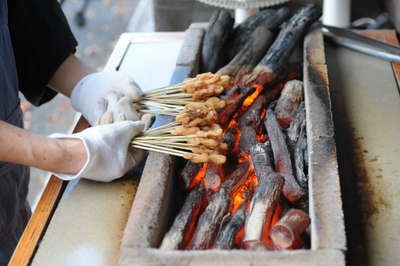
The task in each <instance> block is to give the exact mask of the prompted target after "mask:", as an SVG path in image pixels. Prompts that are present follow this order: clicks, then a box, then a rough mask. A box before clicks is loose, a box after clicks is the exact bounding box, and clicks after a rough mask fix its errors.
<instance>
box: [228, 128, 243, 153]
mask: <svg viewBox="0 0 400 266" xmlns="http://www.w3.org/2000/svg"><path fill="white" fill-rule="evenodd" d="M239 134H240V131H239V128H238V127H237V126H235V127H232V128H230V129H229V130H228V131H227V132H226V133H225V134H224V142H225V143H226V144H228V150H229V151H231V152H235V148H236V147H235V146H236V142H237V140H238V139H240V137H239Z"/></svg>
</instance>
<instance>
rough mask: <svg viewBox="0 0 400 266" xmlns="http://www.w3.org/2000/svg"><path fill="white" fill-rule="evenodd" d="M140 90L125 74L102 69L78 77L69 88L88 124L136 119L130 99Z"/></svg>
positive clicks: (73, 101) (76, 105)
mask: <svg viewBox="0 0 400 266" xmlns="http://www.w3.org/2000/svg"><path fill="white" fill-rule="evenodd" d="M142 94H143V93H142V91H141V89H140V88H139V86H138V85H137V84H136V82H135V81H134V80H132V79H131V78H130V77H129V76H128V75H126V74H124V73H121V72H116V71H101V72H97V73H93V74H89V75H87V76H86V77H84V78H83V79H81V80H80V81H79V82H78V83H77V84H76V86H75V88H74V89H73V90H72V93H71V103H72V106H73V107H74V109H75V110H76V111H78V112H81V113H82V115H83V116H84V117H85V118H86V119H87V120H88V121H89V123H90V124H91V125H99V124H110V123H113V122H118V121H124V120H133V121H136V120H139V119H140V116H139V114H138V112H137V111H136V110H135V107H134V105H133V104H132V103H133V102H135V101H137V100H138V99H139V98H140V97H141V95H142Z"/></svg>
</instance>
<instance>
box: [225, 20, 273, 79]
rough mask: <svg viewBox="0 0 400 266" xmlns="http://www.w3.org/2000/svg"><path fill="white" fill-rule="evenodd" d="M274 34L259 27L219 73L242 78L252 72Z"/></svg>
mask: <svg viewBox="0 0 400 266" xmlns="http://www.w3.org/2000/svg"><path fill="white" fill-rule="evenodd" d="M273 39H274V35H273V33H272V32H270V31H269V30H268V29H267V28H266V27H264V26H260V27H258V28H257V29H256V30H255V31H254V32H253V33H252V35H251V36H250V39H248V41H247V42H246V44H245V45H244V46H243V48H242V49H241V50H240V51H239V52H238V53H237V54H236V55H235V57H234V58H233V59H232V60H231V61H230V62H229V63H228V64H227V65H225V66H224V67H223V68H221V69H220V70H218V72H217V74H220V75H229V76H230V77H232V78H233V79H235V80H240V78H241V77H243V76H244V75H245V74H248V73H250V72H251V71H252V70H253V68H254V67H255V66H256V65H257V63H258V62H260V60H261V58H262V57H263V56H264V55H265V53H266V52H267V49H268V48H269V46H270V45H271V43H272V41H273Z"/></svg>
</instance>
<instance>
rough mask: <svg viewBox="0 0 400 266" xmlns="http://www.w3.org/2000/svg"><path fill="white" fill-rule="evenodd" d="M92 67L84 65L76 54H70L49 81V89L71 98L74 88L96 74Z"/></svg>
mask: <svg viewBox="0 0 400 266" xmlns="http://www.w3.org/2000/svg"><path fill="white" fill-rule="evenodd" d="M94 72H95V70H93V69H92V68H91V67H89V66H88V65H86V64H85V63H83V62H82V61H81V60H80V59H79V58H77V57H76V56H75V55H74V54H70V55H69V56H68V57H67V58H66V59H65V60H64V62H63V63H62V64H61V65H60V67H59V68H58V69H57V70H56V72H55V73H54V75H53V76H52V77H51V79H50V81H49V84H48V85H49V87H51V88H52V89H53V90H55V91H57V92H60V93H62V94H64V95H65V96H68V97H70V96H71V93H72V90H73V88H74V87H75V86H76V84H77V83H78V82H79V81H80V80H82V79H83V78H84V77H85V76H87V75H89V74H91V73H94Z"/></svg>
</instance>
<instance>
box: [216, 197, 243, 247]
mask: <svg viewBox="0 0 400 266" xmlns="http://www.w3.org/2000/svg"><path fill="white" fill-rule="evenodd" d="M245 205H246V203H245V202H244V203H242V205H241V206H240V208H239V209H238V210H237V211H236V213H235V214H234V215H233V216H231V215H230V214H229V213H228V214H226V215H225V217H224V219H223V220H222V222H221V229H220V231H219V233H218V237H217V240H216V242H215V248H216V249H231V248H232V247H233V244H234V240H235V236H236V233H237V232H238V231H239V230H240V228H242V226H243V224H244V221H245V218H246V213H245Z"/></svg>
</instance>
